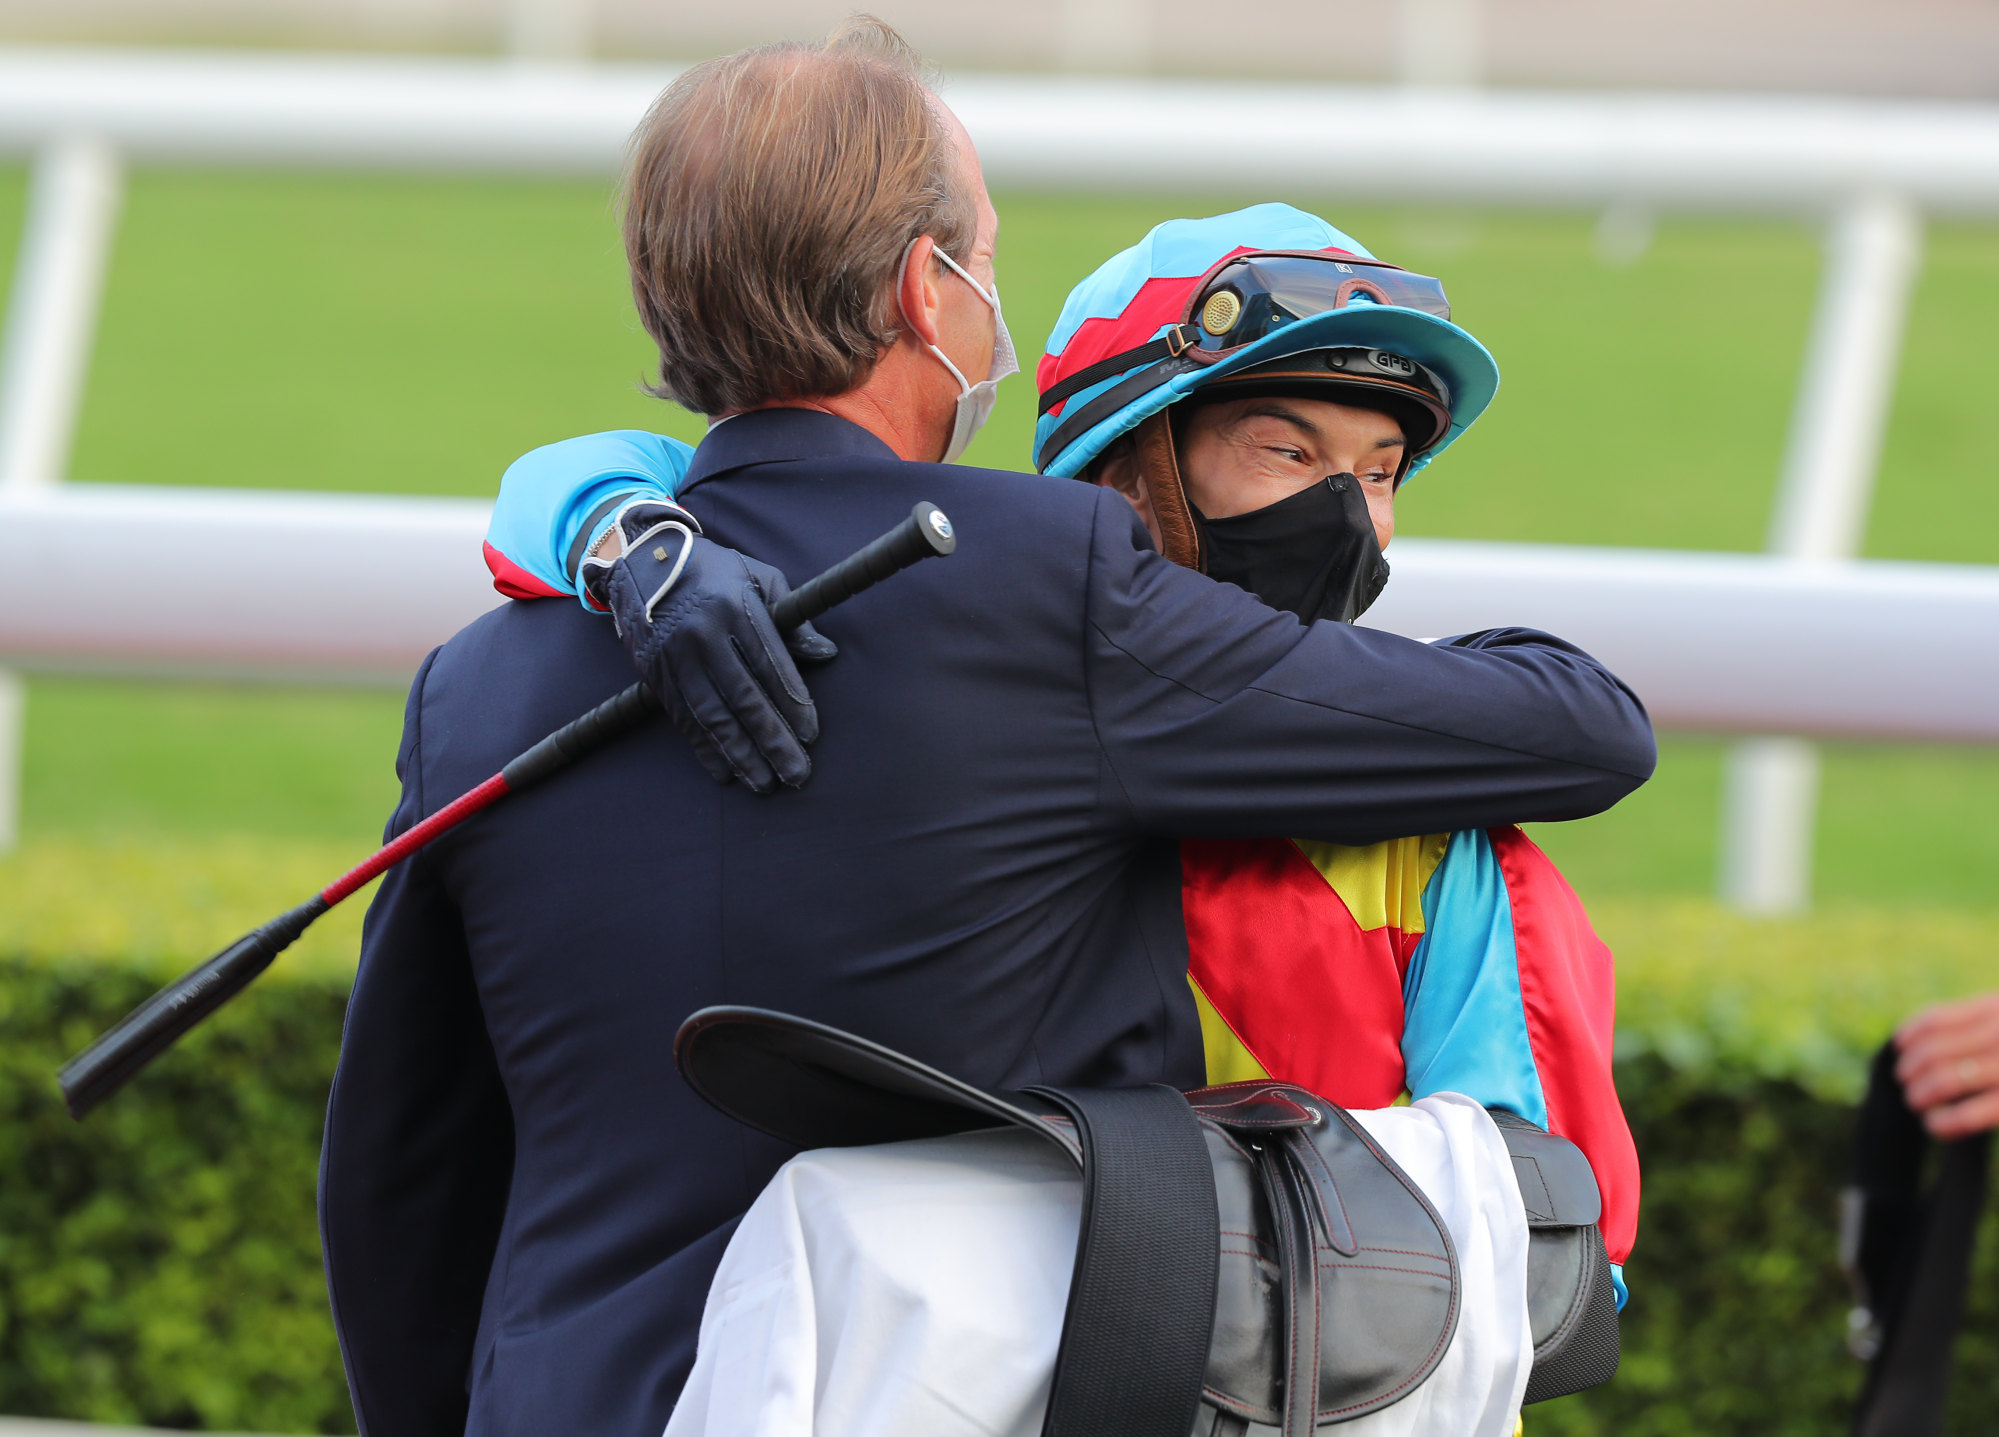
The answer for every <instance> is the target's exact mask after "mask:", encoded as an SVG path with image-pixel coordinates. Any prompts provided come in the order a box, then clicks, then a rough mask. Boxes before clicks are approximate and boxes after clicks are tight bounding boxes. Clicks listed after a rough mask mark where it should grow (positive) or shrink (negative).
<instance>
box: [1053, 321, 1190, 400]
mask: <svg viewBox="0 0 1999 1437" xmlns="http://www.w3.org/2000/svg"><path fill="white" fill-rule="evenodd" d="M1194 341H1195V335H1194V332H1193V331H1192V330H1191V329H1189V328H1188V327H1187V326H1186V325H1184V324H1176V325H1174V326H1173V327H1172V328H1171V329H1169V330H1167V331H1166V333H1164V334H1162V335H1160V336H1159V338H1157V339H1155V340H1153V341H1152V342H1151V343H1150V344H1141V345H1140V346H1139V347H1138V348H1136V349H1127V350H1126V351H1124V353H1122V354H1113V355H1112V356H1111V357H1110V358H1109V359H1100V360H1098V361H1097V362H1096V363H1095V364H1092V365H1090V366H1089V367H1088V368H1086V369H1079V370H1077V371H1076V372H1075V373H1074V374H1072V375H1070V376H1069V377H1068V378H1067V379H1064V380H1062V381H1061V382H1060V383H1058V384H1051V385H1049V386H1048V388H1047V390H1046V391H1045V392H1044V393H1043V394H1042V396H1041V408H1040V410H1039V411H1038V412H1040V413H1042V414H1046V413H1047V412H1048V411H1049V410H1051V409H1053V408H1054V407H1055V406H1056V405H1058V404H1060V403H1061V402H1062V401H1063V400H1065V399H1067V398H1068V397H1069V396H1070V395H1072V394H1081V393H1082V392H1083V391H1084V390H1085V389H1088V388H1089V387H1090V386H1091V385H1092V384H1099V383H1102V382H1103V381H1104V380H1106V379H1115V378H1116V377H1117V376H1118V375H1120V374H1123V373H1124V372H1125V371H1126V370H1127V369H1136V368H1138V366H1139V365H1141V364H1150V363H1152V361H1153V360H1155V359H1178V358H1179V357H1180V356H1181V355H1182V354H1184V353H1185V352H1186V351H1187V350H1188V349H1189V348H1191V347H1192V346H1193V344H1194Z"/></svg>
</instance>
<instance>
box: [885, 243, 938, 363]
mask: <svg viewBox="0 0 1999 1437" xmlns="http://www.w3.org/2000/svg"><path fill="white" fill-rule="evenodd" d="M936 252H937V242H936V241H935V240H933V239H932V238H930V236H929V235H918V236H917V237H916V239H915V240H914V242H912V243H911V244H910V246H909V250H908V252H907V253H905V254H904V255H903V257H902V269H901V270H900V272H898V273H897V275H896V281H895V302H896V308H897V310H898V311H899V312H900V313H901V315H902V322H903V325H904V327H905V328H907V329H908V330H909V332H910V333H912V334H914V335H915V336H916V339H917V342H918V343H920V344H935V343H937V316H938V312H939V310H940V309H941V308H942V306H943V302H944V296H943V292H942V290H941V289H940V288H939V287H938V283H937V270H938V268H939V266H937V265H933V264H932V263H931V262H930V260H931V256H933V255H934V254H936Z"/></svg>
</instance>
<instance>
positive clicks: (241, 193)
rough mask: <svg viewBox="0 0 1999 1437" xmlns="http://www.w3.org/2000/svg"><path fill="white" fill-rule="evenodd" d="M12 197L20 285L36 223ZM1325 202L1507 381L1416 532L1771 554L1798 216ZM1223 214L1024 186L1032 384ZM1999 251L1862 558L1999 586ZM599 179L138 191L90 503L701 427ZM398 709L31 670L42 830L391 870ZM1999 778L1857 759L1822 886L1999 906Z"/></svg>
mask: <svg viewBox="0 0 1999 1437" xmlns="http://www.w3.org/2000/svg"><path fill="white" fill-rule="evenodd" d="M20 196H21V183H20V174H19V172H18V171H12V172H7V173H6V174H5V175H4V176H0V263H6V262H10V261H11V247H12V244H13V239H14V234H15V232H16V230H17V228H18V219H19V210H20ZM1300 202H1301V203H1305V204H1307V205H1311V206H1315V207H1318V208H1320V209H1321V210H1322V211H1323V212H1325V213H1327V214H1329V215H1331V216H1332V217H1334V218H1335V219H1336V220H1337V221H1339V222H1341V223H1343V224H1344V225H1346V226H1347V227H1348V228H1349V229H1351V230H1352V231H1353V232H1354V233H1355V234H1356V235H1357V236H1358V237H1359V238H1361V239H1362V240H1363V241H1365V242H1367V243H1368V244H1370V245H1371V246H1372V247H1373V248H1374V249H1375V250H1376V251H1377V252H1379V253H1381V254H1383V255H1384V256H1386V257H1388V258H1391V259H1396V260H1398V261H1400V262H1403V263H1407V264H1409V265H1411V266H1412V267H1416V268H1423V269H1428V270H1431V271H1432V272H1436V273H1440V274H1442V275H1443V276H1444V277H1445V278H1446V280H1447V281H1448V283H1449V285H1450V289H1451V293H1452V296H1453V301H1454V303H1455V305H1456V307H1457V313H1458V316H1459V318H1460V319H1461V320H1463V321H1464V322H1465V323H1466V324H1467V325H1468V326H1469V327H1471V328H1472V329H1473V330H1474V331H1475V332H1476V333H1478V334H1479V335H1481V337H1483V338H1484V339H1485V340H1486V341H1487V343H1488V344H1489V345H1490V346H1491V347H1492V349H1493V350H1494V352H1495V353H1496V354H1497V355H1498V357H1499V360H1500V363H1501V367H1502V369H1503V370H1504V372H1505V375H1506V382H1505V385H1504V387H1503V388H1502V390H1501V394H1500V398H1499V400H1498V402H1497V404H1496V406H1495V407H1494V409H1493V410H1492V412H1491V413H1490V415H1489V416H1488V417H1487V418H1486V419H1485V420H1484V421H1482V422H1481V424H1480V425H1479V426H1478V428H1477V429H1475V430H1474V431H1473V432H1472V433H1471V434H1470V435H1469V436H1468V437H1467V438H1466V439H1465V440H1464V441H1462V442H1461V443H1460V444H1459V445H1458V446H1457V448H1456V449H1455V450H1454V451H1453V452H1452V453H1451V454H1450V455H1449V456H1447V457H1446V458H1445V459H1444V460H1442V461H1441V462H1439V463H1438V464H1437V465H1436V466H1435V467H1434V468H1432V469H1431V470H1430V471H1429V472H1427V473H1426V474H1425V475H1424V476H1422V478H1420V479H1419V480H1418V481H1417V482H1416V483H1415V484H1413V485H1412V486H1411V488H1410V489H1409V491H1408V493H1407V495H1406V496H1405V499H1404V502H1403V512H1402V516H1401V518H1402V524H1403V532H1405V533H1408V534H1433V535H1453V536H1466V537H1493V538H1509V539H1544V540H1560V541H1565V542H1580V543H1606V544H1643V545H1666V546H1682V547H1706V548H1737V549H1750V548H1755V547H1757V546H1758V545H1759V544H1760V542H1761V539H1762V535H1763V530H1764V527H1765V524H1766V522H1767V517H1768V513H1769V509H1770V504H1771V497H1772V492H1773V489H1774V482H1775V474H1776V471H1777V466H1778V463H1779V458H1780V455H1781V452H1782V447H1783V442H1784V433H1785V428H1786V425H1787V423H1788V418H1789V411H1790V404H1791V399H1792V394H1793V390H1794V388H1795V383H1796V377H1797V371H1798V365H1799V360H1800V356H1801V354H1802V350H1803V345H1804V337H1805V330H1806V325H1807V321H1808V317H1809V313H1810V308H1811V304H1812V297H1813V291H1814V286H1815V284H1816V280H1817V267H1818V254H1817V249H1816V246H1815V241H1814V236H1813V235H1812V234H1811V233H1810V232H1809V231H1808V230H1807V229H1806V228H1804V227H1802V226H1797V225H1787V224H1777V223H1752V222H1741V221H1722V220H1706V219H1699V220H1696V219H1676V218H1668V220H1667V221H1665V222H1664V223H1663V224H1662V225H1661V227H1660V230H1659V233H1658V237H1657V241H1656V243H1654V244H1653V245H1652V247H1651V248H1650V250H1649V251H1648V252H1647V253H1646V254H1645V255H1644V256H1643V257H1642V258H1640V259H1639V260H1638V261H1637V262H1636V263H1634V264H1631V265H1628V266H1625V267H1611V266H1607V265H1605V264H1604V263H1602V262H1601V261H1600V260H1599V259H1597V258H1596V256H1595V254H1594V252H1593V249H1592V243H1591V231H1592V225H1593V222H1594V221H1593V217H1591V216H1587V215H1571V214H1516V213H1503V212H1496V213H1483V214H1470V213H1463V214H1460V213H1446V212H1412V211H1388V210H1380V209H1371V210H1362V209H1356V208H1354V207H1351V206H1341V205H1336V204H1330V203H1327V204H1323V205H1320V204H1318V203H1317V202H1315V201H1314V200H1312V198H1311V197H1301V198H1300ZM1225 203H1228V202H1223V201H1215V202H1203V201H1201V200H1200V199H1199V198H1197V197H1187V196H1178V197H1170V196H1169V197H1159V198H1152V199H1147V198H1115V199H1087V198H1078V197H1073V196H1060V197H1056V196H1038V195H1002V196H1001V197H1000V208H1001V212H1002V215H1003V220H1004V228H1003V231H1002V245H1001V265H1000V272H999V273H1000V283H1001V289H1002V293H1003V295H1004V296H1005V299H1006V303H1007V312H1008V315H1009V317H1010V319H1011V322H1012V325H1013V328H1014V333H1015V335H1016V338H1017V341H1018V342H1019V344H1020V346H1021V349H1022V351H1023V361H1024V363H1026V364H1027V366H1028V367H1029V369H1030V370H1031V368H1032V364H1033V359H1034V358H1035V356H1036V355H1037V354H1038V353H1039V348H1040V343H1041V341H1042V339H1043V338H1044V337H1045V336H1046V334H1047V332H1048V330H1049V328H1050V326H1051V325H1052V323H1053V320H1054V318H1055V315H1056V313H1057V311H1058V310H1059V308H1060V306H1061V302H1062V298H1063V296H1064V294H1065V293H1066V291H1067V289H1068V287H1069V286H1070V284H1072V283H1073V282H1074V281H1075V280H1076V279H1077V278H1078V277H1080V276H1081V275H1082V274H1083V273H1085V272H1086V271H1087V270H1088V269H1089V268H1090V267H1091V266H1093V265H1094V264H1096V263H1097V262H1099V261H1100V260H1101V259H1103V258H1104V257H1105V256H1106V255H1108V254H1109V253H1111V252H1112V251H1113V250H1115V249H1117V248H1119V247H1122V246H1123V245H1126V244H1129V243H1131V242H1133V241H1134V240H1136V239H1137V238H1138V237H1139V236H1140V235H1142V234H1143V233H1144V231H1145V229H1146V228H1147V227H1148V226H1150V225H1151V224H1153V223H1156V222H1157V221H1158V220H1160V219H1162V218H1166V217H1169V216H1172V215H1175V214H1198V213H1204V212H1208V211H1211V210H1213V209H1216V208H1220V207H1223V205H1224V204H1225ZM1995 322H1999V231H1995V230H1993V229H1990V228H1978V227H1960V226H1939V227H1937V228H1935V229H1934V230H1933V232H1932V235H1931V240H1930V254H1929V262H1928V266H1927V269H1926V271H1925V276H1924V280H1923V283H1922V286H1921V289H1920V291H1919V293H1918V296H1917V301H1916V306H1915V312H1914V317H1913V320H1912V324H1911V330H1910V347H1909V353H1908V358H1907V362H1906V363H1905V365H1904V367H1903V381H1902V388H1901V392H1900V394H1899V395H1898V399H1897V403H1896V408H1895V414H1894V419H1893V422H1892V424H1891V428H1890V436H1889V445H1888V453H1887V456H1886V458H1885V461H1884V465H1883V471H1882V478H1881V488H1880V497H1879V500H1878V502H1877V504H1876V507H1875V521H1874V524H1873V526H1872V528H1871V531H1870V536H1869V544H1868V550H1869V552H1870V553H1873V554H1877V555H1886V556H1895V557H1909V558H1930V559H1952V560H1964V561H1973V562H1993V561H1999V523H1995V522H1994V520H1995V518H1999V514H1996V513H1995V506H1999V497H1995V495H1994V492H1993V489H1992V486H1990V485H1989V484H1988V483H1987V482H1986V476H1987V475H1989V474H1990V473H1991V472H1993V470H1994V468H1995V463H1999V435H1996V434H1995V428H1994V426H1992V425H1991V424H1990V423H1989V422H1985V419H1986V414H1987V411H1988V408H1989V406H1988V405H1987V404H1986V402H1985V396H1984V378H1983V376H1984V374H1985V372H1986V369H1987V368H1988V366H1985V365H1983V364H1982V363H1981V361H1982V359H1983V346H1984V341H1985V336H1986V334H1987V333H1988V332H1989V331H1990V330H1991V329H1992V328H1993V326H1994V323H1995ZM647 359H648V346H647V343H646V341H645V339H644V337H643V335H641V334H640V333H639V332H638V331H637V328H636V325H635V323H634V321H633V319H632V317H631V314H630V307H629V301H628V299H627V296H626V293H625V287H624V280H623V274H622V268H621V259H620V256H619V252H618V247H617V241H616V233H615V226H614V224H613V219H612V211H611V205H610V200H609V196H608V193H607V190H606V187H604V186H603V185H600V184H590V183H571V182H558V181H497V180H487V179H451V180H440V179H435V178H417V177H383V176H350V175H338V174H332V175H328V174H296V173H292V174H279V173H272V174H261V173H252V174H217V173H207V172H200V171H158V172H152V171H142V172H140V173H138V174H137V175H135V176H134V177H133V180H132V184H131V189H130V193H129V196H128V201H127V205H126V210H125V215H124V220H123V224H122V227H121V230H120V233H119V239H118V247H117V251H116V257H115V262H114V266H113V273H112V279H111V284H110V288H109V292H108V294H107V296H106V301H105V309H104V317H103V321H102V326H101V332H100V338H99V342H98V346H97V350H96V355H95V361H94V365H93V370H92V375H91V382H90V387H89V395H88V402H87V404H86V408H85V413H84V416H83V421H82V427H81V433H80V435H79V438H78V443H77V449H76V456H75V460H74V463H73V465H72V472H73V473H74V474H75V475H76V476H78V477H79V478H81V479H85V480H116V481H126V482H130V481H150V482H160V483H173V484H222V485H250V486H286V487H301V488H321V489H350V490H398V491H413V492H427V493H446V494H469V495H482V494H490V493H492V492H493V490H494V488H495V486H496V485H497V482H498V478H499V474H500V472H501V470H502V469H503V468H504V467H505V465H506V464H507V462H508V461H509V460H511V459H512V458H513V457H514V456H516V455H518V454H519V453H520V452H521V451H523V450H524V449H526V448H529V447H531V446H533V445H535V444H538V443H543V442H546V441H548V440H552V439H555V438H559V437H562V436H565V435H569V434H574V433H579V432H583V431H587V430H590V429H597V428H607V427H615V426H626V425H631V426H643V427H650V428H655V429H660V430H664V431H666V432H671V433H677V434H680V435H682V436H683V437H689V438H692V437H695V436H697V435H698V432H699V423H698V421H696V420H694V419H693V418H692V417H691V416H688V415H686V414H683V413H681V412H679V411H678V410H675V409H674V408H672V407H671V406H669V405H665V404H662V403H660V402H658V401H656V400H652V399H650V398H648V397H646V396H645V395H644V394H643V393H642V392H641V390H640V387H639V386H640V382H641V381H642V379H643V377H644V374H645V370H646V364H647ZM1001 393H1002V399H1001V403H1000V406H999V411H998V413H997V415H996V416H995V418H994V421H993V423H992V425H991V426H990V428H989V429H988V430H987V432H986V433H985V434H984V435H983V436H982V437H981V438H980V440H979V441H978V443H977V444H976V445H975V447H974V449H973V451H972V454H971V456H970V457H971V458H972V459H973V460H974V461H976V462H984V463H990V464H998V465H1009V466H1012V465H1020V464H1023V463H1024V462H1025V459H1024V456H1025V455H1026V452H1027V447H1028V436H1029V434H1030V433H1031V430H1032V420H1033V392H1032V381H1031V379H1028V378H1023V379H1019V380H1015V381H1013V382H1012V383H1010V384H1008V385H1005V386H1003V387H1002V391H1001ZM399 709H400V705H399V700H398V699H396V698H395V697H393V696H388V695H379V694H337V693H319V692H298V693H274V692H269V691H258V690H252V689H231V688H219V687H203V686H183V685H154V684H118V683H105V682H96V681H88V680H74V679H43V680H37V681H36V682H35V684H34V686H33V691H32V696H31V700H30V718H29V759H28V772H27V775H26V780H27V794H26V801H27V806H26V825H27V831H28V833H29V835H30V837H31V839H36V840H40V839H50V840H61V841H64V842H69V841H85V840H87V841H89V842H93V843H95V842H113V841H124V840H125V839H134V838H143V839H145V840H146V841H149V842H154V843H158V842H161V841H165V840H169V839H175V838H181V837H184V838H189V839H192V838H193V837H195V836H197V835H202V836H211V837H213V836H221V835H239V836H242V835H251V836H257V835H262V836H267V837H269V838H270V839H272V840H280V839H282V840H284V841H286V842H289V843H303V844H310V843H316V842H320V841H325V842H327V843H334V844H350V845H353V846H354V847H356V848H359V847H363V846H365V845H366V844H367V843H369V842H370V841H371V840H372V838H373V836H374V834H375V833H376V832H377V831H378V829H379V825H380V822H381V819H382V816H383V815H384V813H385V812H386V810H387V807H388V805H389V802H390V801H391V798H392V795H393V779H392V776H391V774H390V760H391V758H392V755H393V743H394V732H395V728H396V724H397V721H398V716H399ZM1719 752H1720V750H1719V748H1718V746H1716V745H1713V744H1709V743H1703V742H1693V741H1676V742H1669V743H1668V745H1667V747H1666V759H1665V762H1664V764H1663V765H1662V768H1661V772H1660V776H1659V778H1658V779H1656V780H1655V781H1654V783H1653V784H1652V785H1651V786H1650V787H1649V788H1648V789H1647V790H1645V791H1644V792H1643V793H1641V794H1640V795H1639V796H1638V797H1637V798H1635V799H1633V800H1632V801H1630V802H1629V803H1627V804H1626V805H1624V806H1623V807H1622V808H1621V809H1619V810H1618V811H1617V812H1615V813H1612V814H1610V815H1607V816H1605V817H1604V818H1602V819H1598V820H1593V821H1591V822H1590V823H1586V824H1581V825H1571V826H1565V827H1561V828H1555V829H1546V830H1543V831H1542V837H1543V841H1544V842H1546V843H1547V844H1548V845H1549V847H1550V849H1551V850H1552V851H1553V852H1555V853H1556V855H1557V856H1558V858H1560V860H1561V861H1562V862H1563V863H1564V865H1565V866H1566V867H1567V868H1568V869H1569V871H1570V872H1571V873H1572V874H1573V875H1574V876H1575V877H1576V879H1577V881H1578V883H1579V885H1580V886H1581V887H1582V888H1583V890H1584V891H1585V893H1586V894H1589V893H1609V894H1615V893H1648V892H1649V893H1661V892H1669V893H1670V892H1680V893H1689V892H1701V891H1704V890H1705V889H1707V888H1708V886H1709V885H1710V883H1711V880H1712V868H1713V863H1714V842H1713V840H1714V827H1715V811H1716V802H1717V792H1716V790H1717V781H1718V773H1719ZM1995 799H1999V761H1995V760H1994V759H1993V757H1992V756H1990V755H1987V754H1982V753H1967V752H1962V751H1951V750H1910V749H1869V748H1860V747H1853V748H1841V749H1838V750H1835V751H1833V752H1832V753H1831V754H1830V756H1829V759H1828V780H1827V785H1826V795H1825V805H1824V810H1823V814H1824V816H1823V821H1822V824H1821V829H1822V845H1821V862H1820V886H1821V889H1822V891H1824V892H1826V893H1828V894H1831V895H1835V896H1838V897H1844V898H1849V899H1853V900H1856V901H1857V900H1866V901H1870V902H1879V903H1896V902H1903V901H1910V902H1917V901H1920V902H1931V903H1952V904H1971V905H1980V906H1983V905H1986V904H1989V903H1990V902H1991V899H1990V896H1989V890H1990V887H1991V885H1990V883H1989V880H1988V879H1987V876H1986V875H1988V874H1989V873H1991V872H1992V871H1993V870H1992V860H1993V858H1994V857H1995V856H1999V854H1995V843H1999V840H1995V839H1994V837H1993V836H1992V834H1991V825H1990V823H1989V818H1988V815H1989V814H1991V813H1992V812H1993V811H1994V800H1995Z"/></svg>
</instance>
